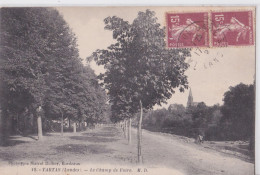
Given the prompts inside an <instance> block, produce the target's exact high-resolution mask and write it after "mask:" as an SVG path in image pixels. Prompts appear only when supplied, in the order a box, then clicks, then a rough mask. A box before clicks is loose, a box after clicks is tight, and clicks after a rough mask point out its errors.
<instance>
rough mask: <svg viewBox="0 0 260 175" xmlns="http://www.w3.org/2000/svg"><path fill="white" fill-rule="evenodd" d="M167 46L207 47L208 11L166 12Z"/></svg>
mask: <svg viewBox="0 0 260 175" xmlns="http://www.w3.org/2000/svg"><path fill="white" fill-rule="evenodd" d="M166 27H167V29H166V31H167V35H166V39H167V41H166V42H167V46H168V48H183V47H208V46H209V35H208V34H209V31H208V12H195V13H166Z"/></svg>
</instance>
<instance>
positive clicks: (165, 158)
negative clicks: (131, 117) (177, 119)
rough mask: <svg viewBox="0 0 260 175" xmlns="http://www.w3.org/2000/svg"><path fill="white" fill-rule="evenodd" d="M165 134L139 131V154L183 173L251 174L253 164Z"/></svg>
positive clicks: (149, 162) (145, 159) (147, 161)
mask: <svg viewBox="0 0 260 175" xmlns="http://www.w3.org/2000/svg"><path fill="white" fill-rule="evenodd" d="M177 138H178V137H175V136H171V135H169V134H160V133H151V132H149V131H145V130H144V131H143V154H144V162H145V163H146V164H156V165H165V166H167V167H171V168H174V169H177V170H179V171H181V172H183V173H184V174H192V175H195V174H198V175H202V174H205V175H209V174H210V175H211V174H225V175H251V174H254V164H252V163H248V162H245V161H243V160H240V159H238V158H235V157H231V156H229V155H225V154H223V153H219V152H217V151H214V150H211V149H207V148H204V147H203V146H201V145H196V144H195V143H185V142H184V141H180V140H179V139H177Z"/></svg>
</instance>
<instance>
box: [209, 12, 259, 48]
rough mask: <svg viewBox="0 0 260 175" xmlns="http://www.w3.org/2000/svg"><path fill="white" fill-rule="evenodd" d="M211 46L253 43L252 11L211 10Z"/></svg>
mask: <svg viewBox="0 0 260 175" xmlns="http://www.w3.org/2000/svg"><path fill="white" fill-rule="evenodd" d="M211 21H212V26H211V27H212V36H211V37H212V38H211V39H212V46H213V47H227V46H248V45H254V36H253V17H252V11H237V12H212V13H211Z"/></svg>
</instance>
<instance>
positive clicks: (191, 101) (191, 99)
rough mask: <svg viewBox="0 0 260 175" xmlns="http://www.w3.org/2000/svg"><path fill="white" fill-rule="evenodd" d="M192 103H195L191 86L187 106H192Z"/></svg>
mask: <svg viewBox="0 0 260 175" xmlns="http://www.w3.org/2000/svg"><path fill="white" fill-rule="evenodd" d="M192 105H193V97H192V92H191V88H190V92H189V97H188V102H187V108H188V107H190V106H192Z"/></svg>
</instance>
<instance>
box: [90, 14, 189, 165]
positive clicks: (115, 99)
mask: <svg viewBox="0 0 260 175" xmlns="http://www.w3.org/2000/svg"><path fill="white" fill-rule="evenodd" d="M104 22H105V29H106V30H110V31H112V33H113V38H114V39H115V43H114V44H112V45H110V46H109V47H108V48H107V49H105V50H97V51H96V52H94V53H93V54H92V56H91V57H89V58H87V59H88V60H92V59H94V60H95V61H96V62H97V64H98V65H104V68H105V73H102V74H100V75H99V76H98V77H99V79H100V80H101V82H102V83H103V85H104V87H105V89H107V92H108V95H109V100H110V103H111V112H112V120H113V121H121V120H125V119H126V120H128V119H130V118H132V117H134V116H135V114H137V113H138V114H140V115H139V116H138V134H137V136H138V139H137V144H138V146H137V148H138V149H137V153H138V161H139V162H142V154H141V140H142V138H141V126H142V117H143V110H149V109H151V108H152V107H153V106H154V105H155V104H158V105H160V104H161V103H165V102H166V100H167V99H169V98H171V96H172V94H173V93H174V92H175V90H176V88H179V90H180V91H184V88H187V87H188V85H187V84H188V82H187V77H186V75H185V74H184V72H185V71H186V70H187V68H188V64H187V63H185V58H186V57H188V56H190V50H189V49H167V48H166V44H165V27H161V25H160V24H159V23H158V22H157V18H156V17H155V12H153V11H150V10H146V11H145V12H139V13H138V16H137V18H135V19H134V21H133V22H132V23H129V22H128V21H125V20H123V19H121V18H119V17H116V16H113V17H107V18H106V19H104ZM128 123H131V122H128Z"/></svg>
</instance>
